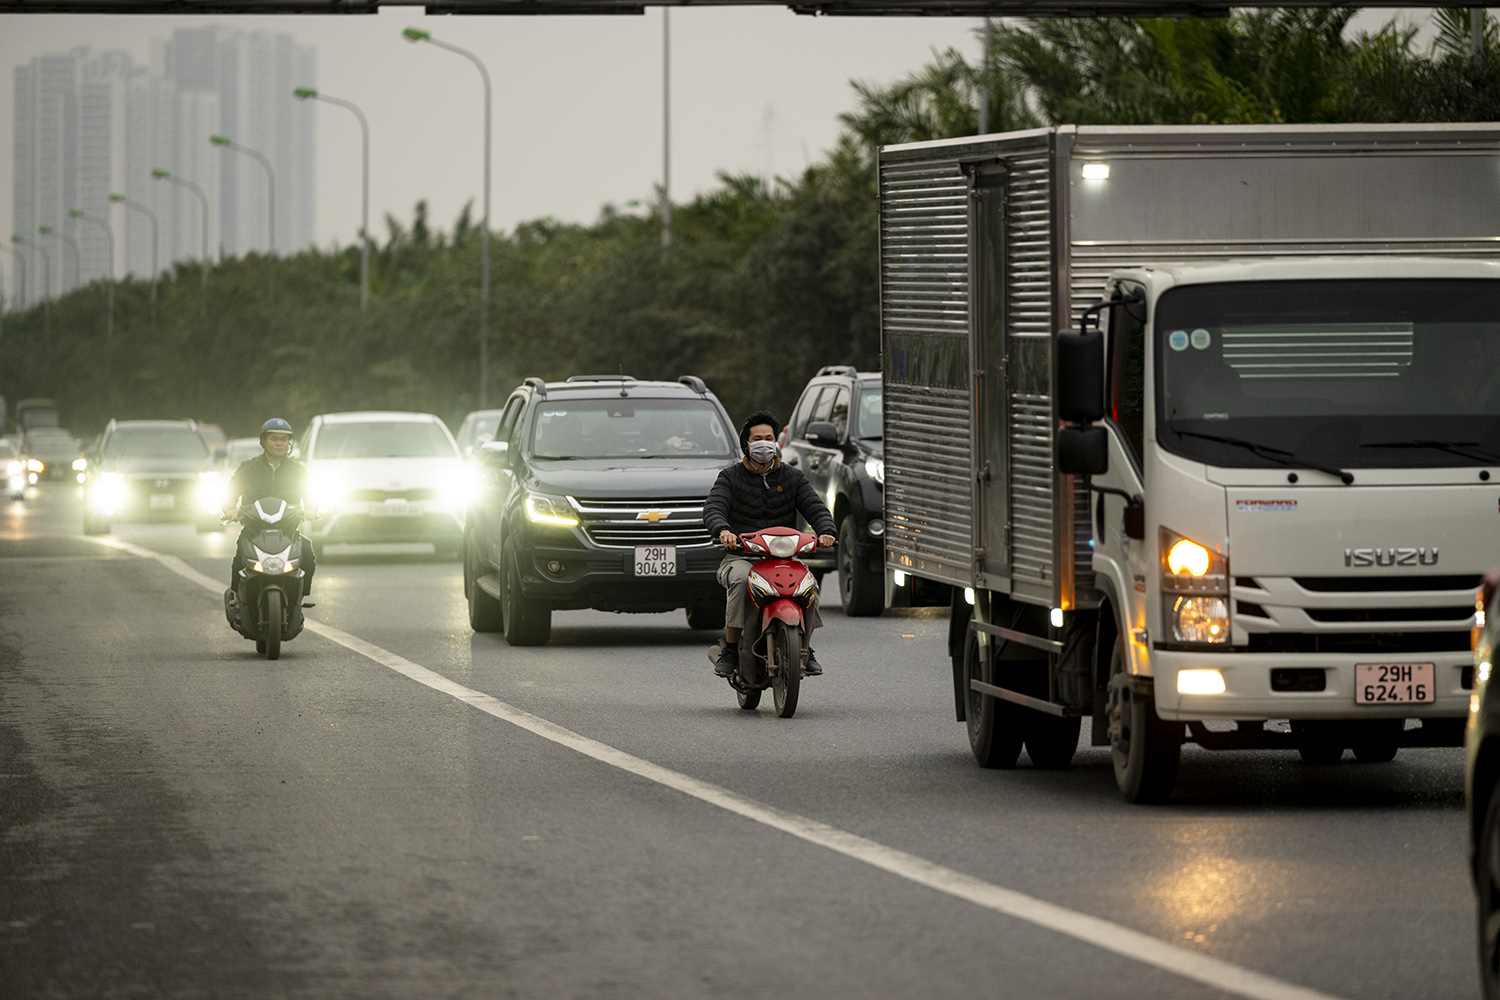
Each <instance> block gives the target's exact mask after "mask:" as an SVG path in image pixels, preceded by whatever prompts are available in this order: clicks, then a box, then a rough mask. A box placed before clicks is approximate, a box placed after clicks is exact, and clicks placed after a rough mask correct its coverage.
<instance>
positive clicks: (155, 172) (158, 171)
mask: <svg viewBox="0 0 1500 1000" xmlns="http://www.w3.org/2000/svg"><path fill="white" fill-rule="evenodd" d="M151 176H152V177H155V178H156V179H157V180H159V181H164V180H166V179H167V178H168V177H171V176H172V171H170V170H163V169H162V168H161V167H152V168H151Z"/></svg>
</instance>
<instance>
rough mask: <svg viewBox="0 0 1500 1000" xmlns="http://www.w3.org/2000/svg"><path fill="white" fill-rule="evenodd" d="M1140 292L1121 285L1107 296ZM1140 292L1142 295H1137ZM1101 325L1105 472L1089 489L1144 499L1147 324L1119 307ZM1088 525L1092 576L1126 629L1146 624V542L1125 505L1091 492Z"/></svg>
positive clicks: (1117, 498) (1107, 315)
mask: <svg viewBox="0 0 1500 1000" xmlns="http://www.w3.org/2000/svg"><path fill="white" fill-rule="evenodd" d="M1132 290H1141V289H1140V288H1139V286H1135V285H1126V284H1123V283H1122V284H1121V285H1120V286H1118V287H1116V288H1113V289H1111V291H1110V293H1108V294H1111V295H1112V294H1115V293H1126V294H1129V293H1130V292H1131V291H1132ZM1142 291H1143V290H1142ZM1104 319H1105V321H1106V324H1107V325H1106V328H1105V332H1106V340H1105V351H1106V368H1105V370H1106V373H1107V374H1106V377H1107V380H1108V381H1107V383H1106V397H1105V398H1106V401H1107V402H1106V413H1105V417H1104V426H1105V428H1106V430H1107V431H1108V434H1109V471H1108V472H1106V473H1104V474H1103V475H1098V476H1095V477H1093V479H1094V485H1096V486H1103V487H1108V488H1112V489H1116V490H1120V491H1122V492H1125V493H1128V494H1130V495H1131V496H1139V497H1142V498H1144V497H1145V495H1146V484H1145V479H1144V475H1143V473H1142V471H1141V470H1142V468H1143V457H1144V451H1143V449H1144V447H1145V420H1146V415H1147V414H1148V413H1149V412H1150V409H1151V408H1150V407H1149V406H1148V405H1147V400H1146V396H1145V385H1146V378H1145V360H1146V343H1145V338H1146V324H1145V321H1144V320H1143V319H1139V318H1137V317H1135V316H1132V315H1130V313H1129V312H1128V311H1127V310H1126V308H1125V307H1124V306H1115V307H1113V308H1111V309H1109V310H1108V312H1107V313H1106V314H1105V317H1104ZM1089 500H1090V507H1091V511H1090V514H1091V520H1092V523H1093V539H1094V546H1093V552H1094V555H1093V562H1094V571H1095V574H1096V578H1097V577H1104V578H1107V579H1109V580H1111V581H1112V582H1113V584H1114V588H1113V589H1115V590H1116V591H1118V593H1117V594H1116V597H1117V600H1118V602H1119V605H1120V607H1118V608H1117V611H1118V612H1119V613H1120V615H1121V616H1122V618H1123V619H1124V620H1123V621H1122V623H1121V624H1122V625H1124V626H1125V627H1126V628H1138V627H1141V626H1143V625H1144V624H1145V621H1144V614H1145V598H1146V593H1145V590H1146V585H1147V580H1148V573H1147V567H1146V551H1147V545H1146V540H1145V539H1143V538H1132V537H1130V533H1129V532H1128V531H1127V526H1126V522H1125V510H1126V506H1127V504H1126V501H1125V499H1124V498H1123V497H1120V496H1118V495H1115V494H1106V493H1097V492H1096V493H1094V494H1093V495H1092V496H1091V497H1090V498H1089Z"/></svg>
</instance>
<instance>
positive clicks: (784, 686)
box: [767, 619, 802, 719]
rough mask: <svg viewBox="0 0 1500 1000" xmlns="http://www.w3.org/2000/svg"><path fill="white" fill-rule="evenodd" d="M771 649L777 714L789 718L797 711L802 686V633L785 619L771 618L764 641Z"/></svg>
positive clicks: (773, 688)
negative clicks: (769, 632) (765, 640)
mask: <svg viewBox="0 0 1500 1000" xmlns="http://www.w3.org/2000/svg"><path fill="white" fill-rule="evenodd" d="M767 646H768V647H769V649H770V653H771V664H770V667H771V692H772V693H773V694H774V695H775V696H776V714H777V715H779V716H780V717H781V718H783V719H790V718H791V717H792V713H794V712H796V711H797V692H798V690H799V689H800V688H801V686H802V633H800V632H798V631H797V630H796V629H794V628H792V627H791V626H790V625H788V624H787V623H786V622H784V621H781V620H780V619H777V620H776V621H773V622H771V637H770V642H769V643H767Z"/></svg>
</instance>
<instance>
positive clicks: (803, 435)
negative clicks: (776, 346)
mask: <svg viewBox="0 0 1500 1000" xmlns="http://www.w3.org/2000/svg"><path fill="white" fill-rule="evenodd" d="M883 396H884V393H883V389H882V387H881V382H880V373H879V372H861V371H856V370H855V369H854V368H853V367H851V366H849V365H831V366H829V367H826V368H823V369H820V370H819V371H818V374H817V375H815V376H814V377H813V379H812V381H810V382H808V383H807V388H805V389H803V390H802V397H801V399H799V400H798V401H797V406H796V408H795V409H794V410H793V411H792V419H791V422H790V423H788V424H787V426H786V430H785V432H784V433H785V438H784V440H783V442H782V455H783V460H784V461H785V462H786V463H787V464H788V465H794V466H796V467H797V468H799V469H801V470H802V473H803V475H805V476H807V478H808V481H809V482H811V483H812V485H813V489H815V490H817V491H818V495H819V496H821V497H822V498H823V501H824V502H825V503H827V504H828V509H829V510H830V511H831V512H832V513H833V520H834V523H835V524H837V525H838V526H839V528H838V530H839V536H838V538H839V544H838V547H837V548H836V549H835V550H834V551H835V555H833V556H831V557H824V558H822V559H813V558H809V559H808V560H807V564H808V565H809V566H811V567H812V568H813V571H814V572H816V573H818V574H819V575H821V574H822V573H824V572H826V571H828V570H830V569H835V568H837V570H838V574H839V597H840V599H841V601H842V602H843V605H844V613H845V614H850V615H878V614H880V612H881V611H882V610H883V609H884V607H885V551H884V538H885V521H884V519H883V501H884V494H885V452H884V450H883V447H884V441H883V437H882V430H881V407H882V400H883Z"/></svg>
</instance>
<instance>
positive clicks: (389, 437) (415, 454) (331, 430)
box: [307, 420, 458, 459]
mask: <svg viewBox="0 0 1500 1000" xmlns="http://www.w3.org/2000/svg"><path fill="white" fill-rule="evenodd" d="M307 457H308V458H322V459H328V458H457V457H458V452H457V451H455V450H454V448H453V442H451V441H450V440H448V435H446V434H444V433H443V429H442V428H441V427H439V426H438V425H437V424H435V423H429V422H426V421H411V420H384V421H378V422H371V423H358V424H355V423H334V422H329V423H325V424H324V425H323V426H322V427H321V428H319V430H318V436H317V438H316V440H314V441H313V446H312V450H311V451H310V452H309V453H308V456H307Z"/></svg>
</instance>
